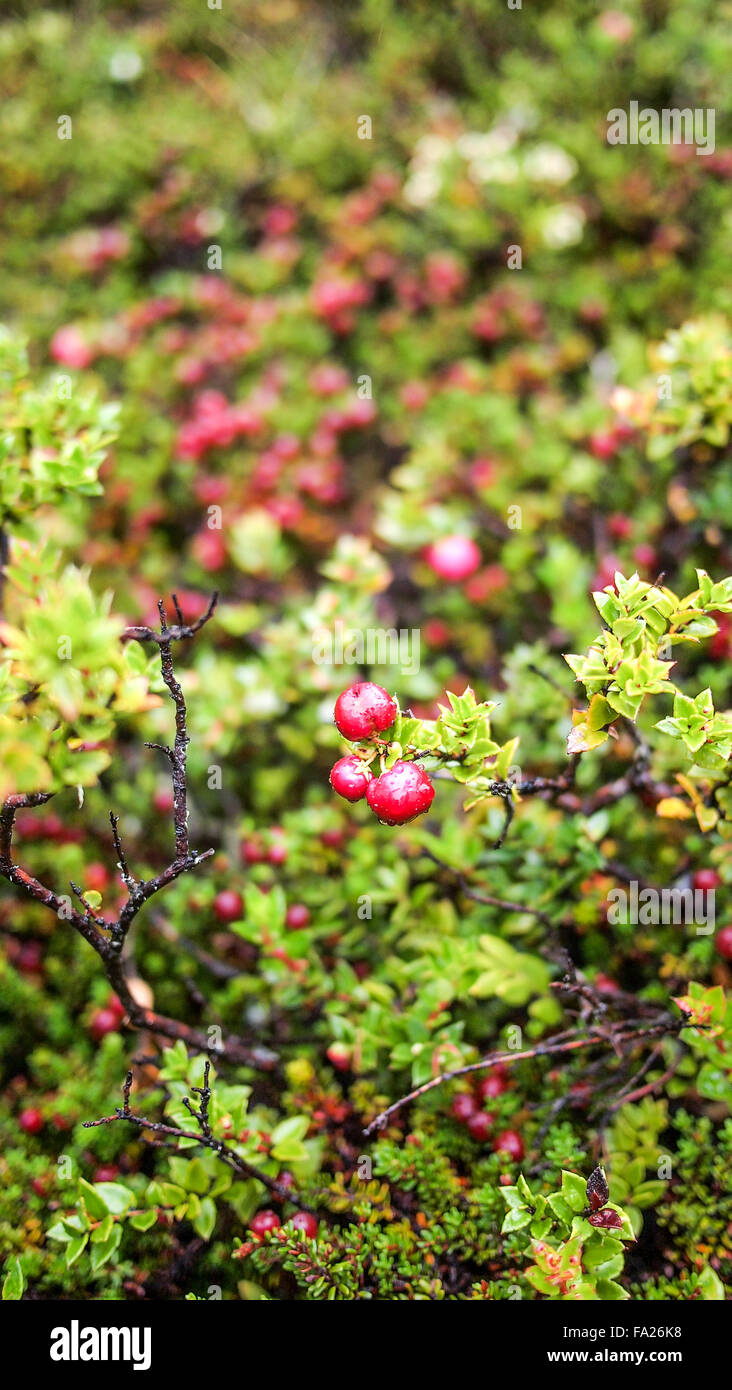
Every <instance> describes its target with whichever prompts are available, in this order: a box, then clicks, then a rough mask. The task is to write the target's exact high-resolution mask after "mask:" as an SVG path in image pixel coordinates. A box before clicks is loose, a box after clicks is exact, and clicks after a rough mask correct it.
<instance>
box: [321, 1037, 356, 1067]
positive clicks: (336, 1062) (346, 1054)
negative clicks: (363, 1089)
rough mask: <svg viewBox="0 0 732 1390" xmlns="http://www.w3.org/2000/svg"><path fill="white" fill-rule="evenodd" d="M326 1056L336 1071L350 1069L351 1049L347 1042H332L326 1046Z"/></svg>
mask: <svg viewBox="0 0 732 1390" xmlns="http://www.w3.org/2000/svg"><path fill="white" fill-rule="evenodd" d="M325 1055H326V1057H327V1058H328V1061H329V1062H330V1064H331V1066H334V1067H335V1069H336V1071H348V1068H349V1067H350V1065H351V1049H350V1047H348V1046H347V1045H346V1043H331V1045H330V1047H329V1048H326V1053H325Z"/></svg>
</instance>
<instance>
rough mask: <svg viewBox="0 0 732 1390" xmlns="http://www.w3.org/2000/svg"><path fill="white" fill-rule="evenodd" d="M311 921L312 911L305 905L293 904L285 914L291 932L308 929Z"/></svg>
mask: <svg viewBox="0 0 732 1390" xmlns="http://www.w3.org/2000/svg"><path fill="white" fill-rule="evenodd" d="M309 921H310V909H309V908H307V907H306V906H305V904H304V903H293V904H292V906H291V907H288V909H287V912H286V913H285V922H286V924H287V926H288V927H289V928H290V930H291V931H298V930H299V929H300V928H301V927H306V926H307V925H308V923H309Z"/></svg>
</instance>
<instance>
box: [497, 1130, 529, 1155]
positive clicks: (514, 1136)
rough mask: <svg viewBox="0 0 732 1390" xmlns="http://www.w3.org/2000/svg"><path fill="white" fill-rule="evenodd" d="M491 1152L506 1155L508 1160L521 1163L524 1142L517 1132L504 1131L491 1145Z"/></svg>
mask: <svg viewBox="0 0 732 1390" xmlns="http://www.w3.org/2000/svg"><path fill="white" fill-rule="evenodd" d="M493 1152H494V1153H497V1154H508V1156H509V1158H513V1159H515V1161H516V1162H517V1163H520V1162H521V1159H522V1158H523V1156H524V1141H523V1139H522V1138H521V1135H520V1134H519V1132H518V1130H516V1129H504V1130H503V1131H502V1133H501V1134H499V1135H498V1136H497V1138H496V1140H495V1142H494V1144H493Z"/></svg>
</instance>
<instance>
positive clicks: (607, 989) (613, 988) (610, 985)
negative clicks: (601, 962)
mask: <svg viewBox="0 0 732 1390" xmlns="http://www.w3.org/2000/svg"><path fill="white" fill-rule="evenodd" d="M595 989H597V990H599V991H600V994H620V985H619V984H618V983H617V981H616V980H611V978H610V976H609V975H605V974H604V973H603V971H602V970H598V972H597V974H596V976H595Z"/></svg>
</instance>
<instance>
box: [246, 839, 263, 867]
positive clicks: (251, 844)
mask: <svg viewBox="0 0 732 1390" xmlns="http://www.w3.org/2000/svg"><path fill="white" fill-rule="evenodd" d="M240 854H241V858H242V863H244V864H262V863H263V862H264V860H265V858H266V856H265V853H264V850H263V849H262V846H261V845H260V844H259V843H258V841H257V840H242V844H241V849H240Z"/></svg>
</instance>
